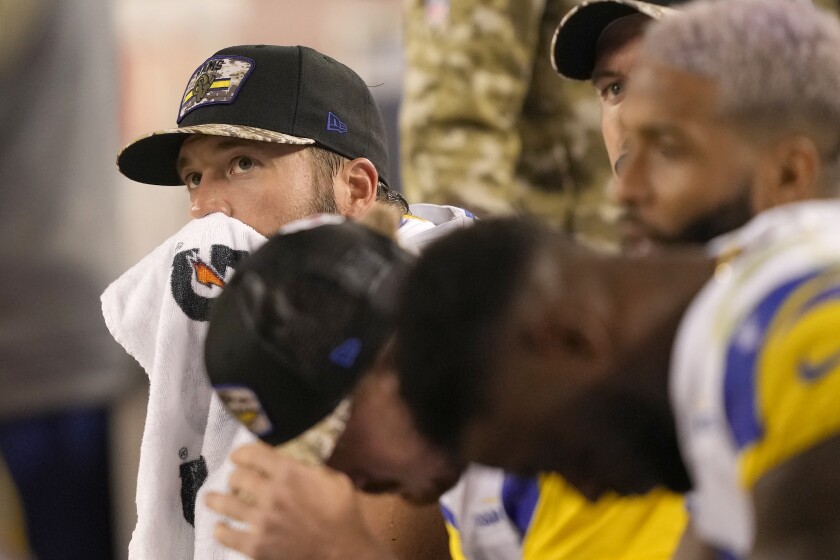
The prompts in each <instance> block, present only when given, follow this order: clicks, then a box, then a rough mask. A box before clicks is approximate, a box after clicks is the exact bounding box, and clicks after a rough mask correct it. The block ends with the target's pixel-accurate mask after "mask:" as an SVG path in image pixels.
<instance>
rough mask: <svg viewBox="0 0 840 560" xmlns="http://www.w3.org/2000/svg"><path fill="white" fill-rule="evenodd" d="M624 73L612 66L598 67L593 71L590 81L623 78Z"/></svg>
mask: <svg viewBox="0 0 840 560" xmlns="http://www.w3.org/2000/svg"><path fill="white" fill-rule="evenodd" d="M623 77H624V74H622V73H621V72H617V71H615V70H612V69H610V68H597V69H595V70H593V71H592V77H591V78H590V81H591V82H592V83H593V84H594V83H596V82H598V81H599V80H603V79H604V78H623Z"/></svg>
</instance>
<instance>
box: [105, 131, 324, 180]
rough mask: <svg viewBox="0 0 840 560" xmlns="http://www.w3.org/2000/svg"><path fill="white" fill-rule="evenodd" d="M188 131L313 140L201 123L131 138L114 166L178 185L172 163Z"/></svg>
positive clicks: (283, 140) (136, 175) (289, 140)
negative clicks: (135, 138) (132, 139)
mask: <svg viewBox="0 0 840 560" xmlns="http://www.w3.org/2000/svg"><path fill="white" fill-rule="evenodd" d="M191 134H204V135H207V136H227V137H230V138H241V139H243V140H254V141H257V142H273V143H275V144H295V145H300V146H305V145H310V144H314V143H315V140H313V139H311V138H301V137H298V136H292V135H290V134H283V133H282V132H275V131H273V130H266V129H263V128H255V127H252V126H241V125H230V124H201V125H195V126H185V127H182V128H172V129H168V130H160V131H157V132H153V133H151V134H149V135H146V136H143V137H141V138H139V139H137V140H135V141H134V142H132V143H131V144H129V145H128V146H126V147H125V148H123V149H122V151H121V152H120V154H119V155H118V156H117V167H119V170H120V172H121V173H122V174H123V175H125V176H126V177H128V178H129V179H131V180H133V181H137V182H140V183H148V184H150V185H173V186H174V185H181V184H183V182H182V181H181V178H180V177H179V176H178V172H177V168H176V165H177V163H178V155H179V154H180V151H181V145H182V144H183V143H184V141H185V140H186V139H187V136H189V135H191Z"/></svg>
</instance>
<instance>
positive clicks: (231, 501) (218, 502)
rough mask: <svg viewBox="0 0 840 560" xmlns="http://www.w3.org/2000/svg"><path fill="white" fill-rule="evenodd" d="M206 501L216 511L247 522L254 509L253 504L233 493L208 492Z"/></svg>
mask: <svg viewBox="0 0 840 560" xmlns="http://www.w3.org/2000/svg"><path fill="white" fill-rule="evenodd" d="M204 503H205V504H207V507H209V508H210V509H212V510H213V511H215V512H216V513H219V514H221V515H223V516H225V517H229V518H230V519H235V520H237V521H245V522H247V521H248V520H249V519H248V518H249V517H251V515H250V514H251V512H252V511H253V508H252V506H251V504H248V503H246V502H244V501H242V500H241V499H240V498H239V497H237V496H235V495H233V494H220V493H218V492H208V493H207V495H206V496H205V498H204Z"/></svg>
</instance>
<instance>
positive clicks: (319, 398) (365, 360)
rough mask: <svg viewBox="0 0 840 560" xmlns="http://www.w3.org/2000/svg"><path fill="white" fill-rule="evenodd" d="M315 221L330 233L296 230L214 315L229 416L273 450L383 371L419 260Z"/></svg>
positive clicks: (330, 219) (265, 255)
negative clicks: (378, 365) (378, 362)
mask: <svg viewBox="0 0 840 560" xmlns="http://www.w3.org/2000/svg"><path fill="white" fill-rule="evenodd" d="M312 222H314V223H316V224H318V223H321V224H323V225H319V226H318V227H313V228H310V229H303V230H300V231H292V232H291V233H290V232H289V227H288V226H287V228H284V229H281V231H280V233H279V234H277V235H275V236H273V237H271V238H270V239H269V240H268V242H267V243H266V244H265V245H263V246H262V247H260V248H259V249H258V250H257V251H256V252H254V253H253V254H252V255H251V256H249V257H248V258H247V259H245V260H244V261H243V262H242V263H241V264H240V268H239V270H238V271H237V273H236V274H235V275H234V277H233V279H232V280H231V282H230V283H229V284H228V286H227V287H226V288H225V289H224V291H223V292H222V294H221V295H220V296H219V297H218V298H217V299H216V300H215V302H214V304H213V308H212V311H211V314H210V321H209V326H208V333H207V339H206V342H205V365H206V368H207V373H208V375H209V377H210V381H211V383H212V385H213V387H214V389H215V390H216V392H217V393H218V394H219V396H220V397H221V399H222V401H223V402H224V403H225V405H226V407H227V408H228V410H229V412H231V414H232V415H233V416H234V417H236V418H238V419H239V420H240V421H241V422H242V423H243V424H245V426H246V427H247V428H249V429H250V430H251V431H252V432H253V433H255V434H256V435H257V436H259V437H260V438H261V439H262V440H264V441H266V442H268V443H270V444H272V445H279V444H281V443H285V442H287V441H289V440H291V439H292V438H295V437H297V436H298V435H300V434H302V433H303V432H305V431H306V430H308V429H309V428H311V427H312V426H314V425H315V424H317V423H318V422H319V421H320V420H321V419H323V418H324V417H326V416H327V415H328V414H330V413H331V412H332V411H333V410H334V409H335V408H336V407H337V406H338V404H339V403H340V402H341V401H342V400H343V399H344V398H345V397H347V396H348V394H349V393H350V392H351V391H352V389H353V388H354V387H355V384H356V382H357V381H358V379H359V378H360V377H361V375H362V374H363V373H364V372H365V370H366V369H367V368H369V367H370V366H371V365H372V364H373V360H374V359H375V358H376V356H377V355H378V354H379V351H380V350H381V348H382V347H383V346H384V344H385V342H386V341H387V339H388V338H389V337H390V334H391V332H392V328H393V325H392V320H393V315H394V309H395V306H396V296H397V293H398V289H399V285H400V284H401V281H402V278H404V276H405V275H406V273H407V272H408V268H409V265H410V264H411V262H412V260H413V259H412V257H411V256H410V255H409V254H408V253H406V252H405V251H403V250H402V249H400V248H399V246H398V245H397V244H396V243H395V242H394V241H393V240H392V239H390V238H388V237H385V236H383V235H381V234H379V233H376V232H374V231H372V230H371V229H369V228H368V227H365V226H363V225H360V224H357V223H354V222H352V221H348V220H345V219H344V218H342V217H340V216H336V215H321V216H317V217H315V218H311V219H309V220H305V221H304V222H303V223H307V224H308V223H312ZM300 223H301V222H294V223H293V224H291V229H292V230H294V229H296V228H298V227H299V225H298V224H300Z"/></svg>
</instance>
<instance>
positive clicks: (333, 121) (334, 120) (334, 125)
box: [327, 111, 347, 134]
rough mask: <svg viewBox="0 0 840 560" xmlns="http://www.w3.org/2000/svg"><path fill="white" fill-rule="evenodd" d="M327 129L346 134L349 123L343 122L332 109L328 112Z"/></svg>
mask: <svg viewBox="0 0 840 560" xmlns="http://www.w3.org/2000/svg"><path fill="white" fill-rule="evenodd" d="M327 130H329V131H330V132H338V133H339V134H344V133H346V132H347V125H346V124H344V123H343V122H341V119H339V118H338V117H336V116H335V115H333V114H332V111H330V112H328V113H327Z"/></svg>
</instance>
